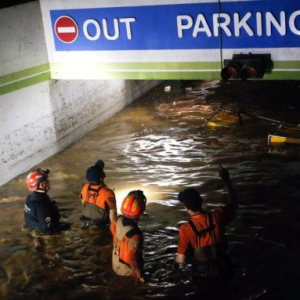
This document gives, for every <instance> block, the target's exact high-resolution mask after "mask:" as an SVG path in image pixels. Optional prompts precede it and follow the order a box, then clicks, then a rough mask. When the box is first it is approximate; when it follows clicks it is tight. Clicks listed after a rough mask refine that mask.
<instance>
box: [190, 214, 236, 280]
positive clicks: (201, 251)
mask: <svg viewBox="0 0 300 300" xmlns="http://www.w3.org/2000/svg"><path fill="white" fill-rule="evenodd" d="M208 219H209V226H208V227H207V228H204V229H202V230H200V231H199V230H197V228H196V226H195V224H194V223H193V222H192V221H191V220H190V221H189V225H190V226H191V228H192V230H193V232H194V233H195V234H196V236H197V247H196V248H195V249H194V259H195V260H196V262H199V263H206V264H207V271H206V273H207V274H206V276H208V277H210V278H216V277H221V276H222V275H223V273H224V272H223V271H224V269H229V268H231V264H230V260H229V257H228V255H227V251H226V250H227V241H226V240H224V241H221V242H218V241H217V240H216V236H215V232H214V229H215V227H216V225H215V224H214V223H213V216H212V214H211V213H210V214H208ZM207 234H209V235H211V237H212V241H213V243H212V244H211V245H207V246H203V243H202V241H201V239H202V238H203V237H204V236H205V235H207Z"/></svg>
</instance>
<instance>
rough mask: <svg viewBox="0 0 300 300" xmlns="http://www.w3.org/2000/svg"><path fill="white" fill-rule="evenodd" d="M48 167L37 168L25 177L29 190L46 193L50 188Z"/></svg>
mask: <svg viewBox="0 0 300 300" xmlns="http://www.w3.org/2000/svg"><path fill="white" fill-rule="evenodd" d="M49 172H50V171H49V170H48V169H37V170H36V171H33V172H31V173H29V174H28V176H27V178H26V182H27V187H28V189H29V190H30V191H36V192H40V193H46V192H47V191H49V190H50V182H49V180H48V174H49Z"/></svg>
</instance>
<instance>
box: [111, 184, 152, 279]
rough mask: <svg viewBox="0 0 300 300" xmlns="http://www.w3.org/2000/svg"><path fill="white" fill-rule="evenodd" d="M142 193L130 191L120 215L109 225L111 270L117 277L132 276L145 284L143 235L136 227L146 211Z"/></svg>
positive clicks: (144, 198)
mask: <svg viewBox="0 0 300 300" xmlns="http://www.w3.org/2000/svg"><path fill="white" fill-rule="evenodd" d="M146 201H147V199H146V197H145V195H144V193H143V191H140V190H135V191H131V192H130V193H129V194H128V195H127V196H126V198H125V199H124V200H123V203H122V206H121V212H122V215H120V216H118V218H117V220H116V222H114V223H112V225H111V232H112V235H113V252H112V268H113V270H114V272H115V273H116V274H117V275H120V276H133V277H134V278H135V280H136V281H137V282H145V279H144V274H143V265H144V259H143V242H144V238H143V233H142V232H141V230H140V228H139V227H138V221H139V217H140V216H141V215H142V214H144V211H145V209H146Z"/></svg>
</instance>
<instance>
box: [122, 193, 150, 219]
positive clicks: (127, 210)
mask: <svg viewBox="0 0 300 300" xmlns="http://www.w3.org/2000/svg"><path fill="white" fill-rule="evenodd" d="M146 202H147V199H146V197H145V195H144V193H143V191H140V190H137V191H131V192H130V193H129V194H128V195H127V196H126V198H125V199H124V200H123V203H122V206H121V212H122V214H123V215H124V216H125V217H126V218H129V219H137V218H139V217H140V215H141V214H142V213H143V212H144V211H145V209H146Z"/></svg>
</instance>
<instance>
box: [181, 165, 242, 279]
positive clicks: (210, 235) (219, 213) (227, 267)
mask: <svg viewBox="0 0 300 300" xmlns="http://www.w3.org/2000/svg"><path fill="white" fill-rule="evenodd" d="M219 174H220V177H221V179H222V180H223V182H224V183H225V184H226V187H227V192H228V204H227V205H225V206H220V207H217V208H215V209H214V210H213V211H212V212H209V213H208V212H205V211H204V210H203V209H202V198H201V196H200V194H199V193H198V192H197V191H196V190H195V189H193V188H188V189H185V190H184V191H182V192H180V193H179V194H178V200H179V201H180V202H182V203H183V204H184V206H185V209H186V211H187V212H188V214H189V215H190V216H191V217H190V220H189V222H186V223H184V224H183V225H181V227H180V230H179V242H178V249H177V255H176V257H175V263H176V264H182V263H184V262H185V261H186V258H187V256H188V254H189V253H191V252H192V254H193V255H192V265H193V269H194V271H195V273H194V275H195V277H201V278H206V279H211V280H214V281H219V282H222V281H223V279H224V278H225V276H226V274H227V275H229V274H230V273H231V271H232V268H231V263H230V259H229V256H228V254H227V240H226V236H225V226H226V225H227V224H228V223H229V222H230V221H231V220H233V219H234V217H235V210H236V208H237V206H238V204H237V196H236V193H235V191H234V188H233V186H232V184H231V181H230V177H229V172H228V170H227V169H225V168H223V167H222V166H221V165H220V169H219Z"/></svg>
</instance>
